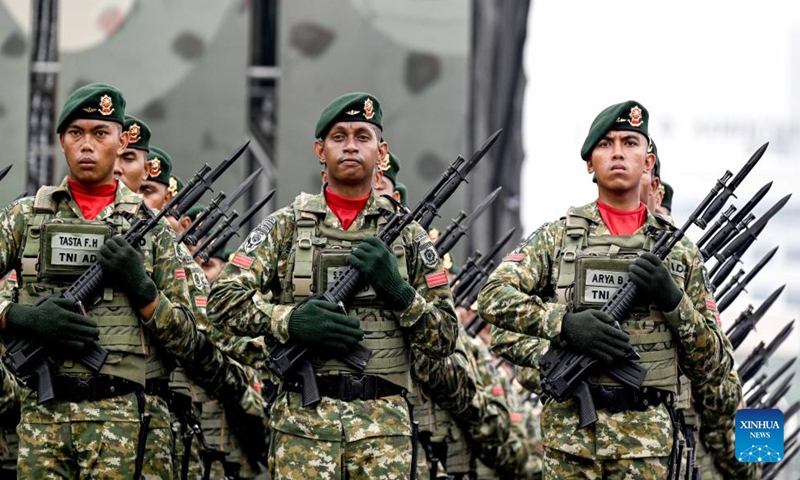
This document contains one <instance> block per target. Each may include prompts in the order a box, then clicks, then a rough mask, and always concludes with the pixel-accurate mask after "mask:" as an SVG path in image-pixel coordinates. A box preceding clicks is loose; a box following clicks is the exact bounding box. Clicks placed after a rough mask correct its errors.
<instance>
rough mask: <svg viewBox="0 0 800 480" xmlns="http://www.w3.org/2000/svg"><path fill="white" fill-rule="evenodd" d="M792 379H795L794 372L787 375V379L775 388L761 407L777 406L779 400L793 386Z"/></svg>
mask: <svg viewBox="0 0 800 480" xmlns="http://www.w3.org/2000/svg"><path fill="white" fill-rule="evenodd" d="M792 379H794V373H792V374H791V375H789V376H788V377H786V379H785V380H784V381H783V382H782V383H781V384H780V385H779V386H778V388H776V389H775V391H774V392H773V393H772V394H771V395H770V396H769V397H768V398H767V399H766V400H764V402H763V403H762V404H761V406H760V407H759V408H775V406H776V405H778V401H779V400H780V399H781V398H783V396H784V395H786V392H788V391H789V388H790V387H791V382H792Z"/></svg>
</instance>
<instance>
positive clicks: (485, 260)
mask: <svg viewBox="0 0 800 480" xmlns="http://www.w3.org/2000/svg"><path fill="white" fill-rule="evenodd" d="M516 231H517V229H516V228H512V229H511V230H509V231H508V232H506V234H505V235H504V236H503V238H501V239H500V240H498V241H497V243H495V244H494V246H493V247H492V249H491V250H490V251H489V254H488V255H484V256H483V257H481V259H480V260H479V261H478V262H477V263H476V265H475V267H473V268H472V269H471V270H470V272H469V273H467V274H466V275H465V276H464V278H463V279H462V280H461V282H460V283H459V284H458V285H456V286H455V287H454V288H453V297H458V296H461V295H462V294H464V292H466V291H468V288H469V287H471V286H472V283H473V282H474V280H475V278H476V277H477V276H478V275H480V273H481V272H483V271H485V270H486V265H487V264H489V263H490V262H492V261H493V259H494V257H495V256H496V255H497V254H498V253H499V252H500V250H501V249H502V248H503V247H504V246H505V244H506V243H508V241H509V240H511V237H512V236H513V235H514V232H516Z"/></svg>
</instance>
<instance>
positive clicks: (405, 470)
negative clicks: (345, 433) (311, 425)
mask: <svg viewBox="0 0 800 480" xmlns="http://www.w3.org/2000/svg"><path fill="white" fill-rule="evenodd" d="M269 471H270V475H271V478H272V480H283V479H298V480H299V479H308V478H315V479H331V480H333V479H337V480H338V479H345V478H347V479H350V480H356V479H373V478H374V479H378V478H380V479H387V480H390V479H406V478H409V474H410V472H411V439H410V438H409V437H407V436H403V435H395V436H388V437H368V438H364V439H362V440H357V441H353V442H323V441H320V440H312V439H309V438H305V437H299V436H295V435H291V434H288V433H283V432H279V431H276V430H273V431H272V433H271V439H270V456H269Z"/></svg>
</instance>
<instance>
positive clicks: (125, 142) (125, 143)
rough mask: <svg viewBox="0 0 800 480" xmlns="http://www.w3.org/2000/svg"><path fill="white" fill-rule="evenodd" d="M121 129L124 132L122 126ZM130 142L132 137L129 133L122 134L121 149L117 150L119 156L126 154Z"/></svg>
mask: <svg viewBox="0 0 800 480" xmlns="http://www.w3.org/2000/svg"><path fill="white" fill-rule="evenodd" d="M119 129H120V130H122V126H120V127H119ZM129 140H130V137H128V132H127V131H124V132H122V133H120V136H119V148H117V155H122V152H124V151H125V149H126V148H128V141H129Z"/></svg>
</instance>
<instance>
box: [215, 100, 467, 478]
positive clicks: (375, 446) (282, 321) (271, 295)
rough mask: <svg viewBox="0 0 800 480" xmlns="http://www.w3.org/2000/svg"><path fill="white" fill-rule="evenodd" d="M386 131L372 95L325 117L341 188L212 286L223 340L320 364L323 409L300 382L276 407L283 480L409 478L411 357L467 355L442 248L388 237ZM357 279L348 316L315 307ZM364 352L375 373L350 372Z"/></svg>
mask: <svg viewBox="0 0 800 480" xmlns="http://www.w3.org/2000/svg"><path fill="white" fill-rule="evenodd" d="M381 119H382V110H381V106H380V102H379V101H378V99H377V98H375V97H374V96H373V95H370V94H367V93H350V94H346V95H343V96H341V97H339V98H337V99H335V100H334V101H333V102H331V103H330V104H329V105H328V106H327V107H325V109H324V110H323V111H322V114H321V115H320V118H319V121H318V122H317V125H316V128H315V130H314V136H315V138H316V140H315V142H314V151H315V153H316V156H317V158H318V160H319V162H320V163H321V164H325V168H326V176H327V179H328V183H327V184H326V185H325V186H324V188H323V191H322V192H321V193H320V194H318V195H309V194H301V195H300V196H298V197H297V198H296V199H295V201H294V202H293V203H292V205H291V206H289V207H285V208H283V209H281V210H279V211H277V212H275V213H273V214H272V215H270V216H269V217H267V218H266V219H265V220H264V221H262V222H261V223H260V224H259V225H258V226H257V227H256V229H255V230H253V232H251V233H250V235H249V236H248V237H247V239H246V240H245V242H244V243H243V244H242V245H241V246H240V247H239V249H238V250H237V252H236V254H235V255H234V256H233V257H232V260H231V262H230V263H228V265H227V266H226V267H225V270H223V272H222V274H221V275H220V277H219V278H218V279H217V281H216V282H214V285H213V286H212V290H211V301H210V303H209V312H210V316H211V319H212V323H213V324H214V325H215V326H216V327H217V328H219V329H221V330H224V331H226V332H228V333H230V334H231V335H234V336H249V337H256V340H258V337H261V344H262V345H263V344H264V340H267V341H269V342H280V343H286V342H297V344H299V345H301V346H303V347H306V348H308V349H310V351H311V352H314V356H315V357H316V358H317V359H318V360H319V361H318V362H316V363H315V364H316V365H318V366H317V368H316V375H317V376H316V381H317V384H318V386H319V392H320V395H321V396H322V400H321V402H320V403H319V404H317V405H316V406H314V407H313V408H303V407H302V406H301V401H302V398H301V395H300V393H299V392H300V391H301V384H300V383H299V382H298V379H296V378H287V380H286V381H283V382H281V385H280V393H279V394H278V396H277V399H276V400H275V402H274V403H273V405H272V409H271V414H270V428H271V435H272V436H271V439H270V473H271V475H272V478H273V479H274V480H279V479H283V478H309V477H314V478H342V477H345V476H348V477H349V478H374V477H378V476H383V477H385V478H401V477H406V476H408V475H409V472H410V471H411V462H410V460H411V451H412V445H411V441H410V440H411V421H410V418H409V408H408V405H407V403H406V400H405V399H404V395H405V392H407V391H408V390H409V389H410V388H411V375H410V365H409V347H410V346H411V345H413V346H414V347H416V348H418V349H419V350H420V351H422V352H424V353H425V354H426V355H429V356H431V357H433V358H441V357H444V356H446V355H449V354H450V353H452V351H453V348H454V345H455V337H456V332H457V330H456V324H455V313H454V312H453V305H452V298H451V294H450V289H449V288H448V286H447V282H446V278H445V274H444V271H443V269H442V265H441V262H440V261H439V259H438V257H437V256H436V255H435V253H434V254H433V255H431V254H430V253H431V252H435V251H434V250H433V245H432V243H431V242H430V239H429V238H428V235H427V234H426V233H425V232H424V231H423V230H422V228H421V227H420V226H419V225H418V224H416V223H412V224H411V225H410V226H409V227H408V228H406V229H405V230H404V231H403V232H402V234H401V236H400V237H399V238H398V239H397V240H396V241H395V242H394V243H393V246H392V247H391V249H390V248H389V247H387V246H385V245H384V244H383V243H382V242H380V241H379V240H378V239H377V238H376V237H375V236H374V234H375V233H376V231H377V229H378V228H381V227H382V225H384V224H385V222H386V219H385V217H384V216H383V215H384V214H383V213H382V212H385V210H389V211H394V210H395V208H394V206H393V205H392V204H391V203H390V202H389V201H388V200H386V199H384V198H382V197H376V196H375V195H374V193H373V190H372V187H373V183H374V180H375V169H376V166H377V164H378V162H379V161H380V160H381V159H382V158H383V157H384V156H385V155H386V153H387V151H388V146H387V145H386V143H385V142H382V141H381V140H380V139H381V136H382V124H381ZM353 247H356V248H354V249H353ZM351 249H352V250H351ZM351 252H352V253H351ZM348 265H351V266H353V267H354V268H356V269H358V271H360V272H361V273H362V274H363V278H364V280H365V285H366V287H365V289H364V291H363V292H361V293H360V294H359V295H357V296H356V297H355V298H354V299H353V300H351V301H349V304H348V305H347V309H348V314H347V315H346V314H344V313H342V308H341V307H340V306H339V305H335V304H332V303H329V302H327V301H324V300H321V299H317V298H313V297H312V298H311V299H308V297H310V296H311V295H313V294H315V293H321V292H323V291H324V290H325V289H326V288H327V285H328V282H332V281H333V280H334V279H335V278H336V276H337V275H338V274H339V272H342V271H343V269H345V268H346V267H347V266H348ZM304 299H308V300H307V301H302V302H301V300H304ZM298 302H301V303H298ZM359 342H362V345H364V346H366V347H367V348H369V349H371V350H372V355H371V357H370V358H369V361H368V363H367V365H366V368H365V369H364V371H363V373H359V372H357V371H354V370H353V369H352V368H351V367H350V366H348V365H346V364H345V363H343V362H341V361H339V360H338V358H340V357H341V356H343V355H346V354H348V353H349V352H351V351H352V350H353V349H354V348H355V347H356V345H357V344H358V343H359ZM254 345H256V346H257V345H258V342H257V341H256V342H255V343H254ZM265 353H266V352H265V349H264V348H263V347H262V348H261V350H260V352H259V350H258V349H257V348H254V349H252V351H250V352H248V355H249V358H247V360H249V362H248V363H250V364H251V365H254V366H257V365H261V366H263V365H264V361H265V360H266V358H265ZM243 360H244V359H243Z"/></svg>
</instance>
